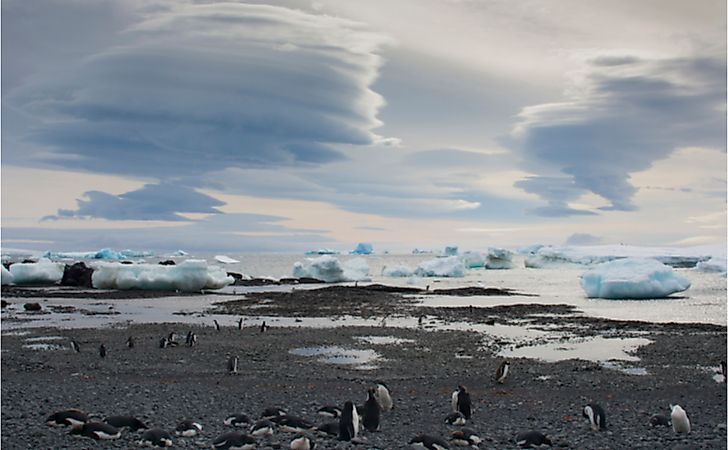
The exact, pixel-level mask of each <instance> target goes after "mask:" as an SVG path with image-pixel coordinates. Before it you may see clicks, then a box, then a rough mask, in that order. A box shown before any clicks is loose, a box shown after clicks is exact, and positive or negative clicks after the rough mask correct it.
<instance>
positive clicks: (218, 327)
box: [212, 319, 220, 331]
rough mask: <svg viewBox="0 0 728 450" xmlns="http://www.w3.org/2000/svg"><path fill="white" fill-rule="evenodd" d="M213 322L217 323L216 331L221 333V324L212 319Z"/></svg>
mask: <svg viewBox="0 0 728 450" xmlns="http://www.w3.org/2000/svg"><path fill="white" fill-rule="evenodd" d="M212 321H213V322H214V323H215V329H216V330H217V331H220V324H219V323H217V320H216V319H212Z"/></svg>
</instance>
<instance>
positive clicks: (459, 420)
mask: <svg viewBox="0 0 728 450" xmlns="http://www.w3.org/2000/svg"><path fill="white" fill-rule="evenodd" d="M466 422H467V419H465V416H464V415H463V413H461V412H460V411H455V412H452V413H450V414H448V415H447V416H445V423H446V424H448V425H455V426H460V425H465V423H466Z"/></svg>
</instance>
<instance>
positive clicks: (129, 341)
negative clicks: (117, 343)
mask: <svg viewBox="0 0 728 450" xmlns="http://www.w3.org/2000/svg"><path fill="white" fill-rule="evenodd" d="M126 346H127V347H128V348H134V336H129V338H128V339H127V340H126Z"/></svg>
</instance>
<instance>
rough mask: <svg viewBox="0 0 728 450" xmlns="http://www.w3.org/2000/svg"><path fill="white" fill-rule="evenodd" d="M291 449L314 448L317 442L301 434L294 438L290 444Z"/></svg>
mask: <svg viewBox="0 0 728 450" xmlns="http://www.w3.org/2000/svg"><path fill="white" fill-rule="evenodd" d="M290 448H291V450H313V449H315V448H316V442H314V440H313V439H311V438H310V437H309V436H307V435H305V434H299V435H297V436H296V437H294V438H293V440H292V441H291V445H290Z"/></svg>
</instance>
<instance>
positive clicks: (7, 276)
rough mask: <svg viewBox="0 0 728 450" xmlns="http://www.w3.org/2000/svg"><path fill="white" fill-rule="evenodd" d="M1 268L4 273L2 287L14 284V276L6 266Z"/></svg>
mask: <svg viewBox="0 0 728 450" xmlns="http://www.w3.org/2000/svg"><path fill="white" fill-rule="evenodd" d="M0 267H2V271H3V277H2V285H3V286H7V285H8V284H13V274H12V273H10V271H9V270H8V269H6V268H5V266H3V265H0Z"/></svg>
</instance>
